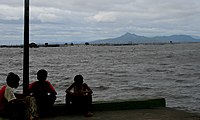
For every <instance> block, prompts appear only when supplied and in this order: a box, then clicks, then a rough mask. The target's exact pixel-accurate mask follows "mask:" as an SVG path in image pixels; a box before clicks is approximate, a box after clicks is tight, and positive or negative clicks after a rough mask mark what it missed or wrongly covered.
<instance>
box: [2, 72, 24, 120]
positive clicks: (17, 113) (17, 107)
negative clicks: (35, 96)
mask: <svg viewBox="0 0 200 120" xmlns="http://www.w3.org/2000/svg"><path fill="white" fill-rule="evenodd" d="M19 81H20V78H19V76H18V75H16V74H14V73H12V72H10V73H9V74H8V76H7V78H6V83H7V85H4V86H3V87H2V88H1V89H0V115H1V116H2V117H8V118H9V119H16V120H17V119H22V120H24V119H25V115H24V113H25V109H26V108H25V107H26V105H25V102H23V101H20V100H19V99H17V97H16V96H15V94H14V91H13V88H18V86H19Z"/></svg>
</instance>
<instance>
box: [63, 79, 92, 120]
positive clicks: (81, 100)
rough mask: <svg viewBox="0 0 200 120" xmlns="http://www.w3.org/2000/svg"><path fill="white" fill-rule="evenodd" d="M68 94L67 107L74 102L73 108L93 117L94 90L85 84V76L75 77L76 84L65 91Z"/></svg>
mask: <svg viewBox="0 0 200 120" xmlns="http://www.w3.org/2000/svg"><path fill="white" fill-rule="evenodd" d="M65 92H66V93H67V94H66V105H69V104H70V102H72V105H73V107H75V109H78V110H82V109H83V112H85V113H86V114H85V115H86V116H88V117H90V116H92V113H91V112H90V110H91V105H92V93H93V92H92V90H91V89H90V87H89V86H88V85H87V84H86V83H83V76H82V75H76V76H75V77H74V83H72V85H71V86H70V87H69V88H68V89H67V90H66V91H65Z"/></svg>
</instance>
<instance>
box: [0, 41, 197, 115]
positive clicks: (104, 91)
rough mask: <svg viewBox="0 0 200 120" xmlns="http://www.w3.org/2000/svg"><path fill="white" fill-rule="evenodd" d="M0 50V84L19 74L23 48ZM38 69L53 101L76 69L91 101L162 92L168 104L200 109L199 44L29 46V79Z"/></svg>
mask: <svg viewBox="0 0 200 120" xmlns="http://www.w3.org/2000/svg"><path fill="white" fill-rule="evenodd" d="M0 54H1V58H0V65H1V71H0V85H2V84H4V83H5V78H6V75H7V73H8V72H11V71H12V72H15V73H17V74H19V76H20V77H21V79H22V58H23V56H22V55H23V49H21V48H0ZM39 69H46V70H47V71H48V73H49V74H48V80H49V81H50V82H51V83H52V84H53V85H54V87H55V88H56V90H57V91H58V98H57V101H56V102H57V103H63V102H64V96H65V93H64V91H65V90H66V88H67V87H68V86H69V85H70V84H71V83H72V82H73V77H74V76H75V75H77V74H82V75H83V77H84V78H85V79H84V81H85V82H86V83H88V85H89V86H90V87H91V88H92V89H93V91H94V94H93V100H94V101H98V100H116V99H125V100H126V99H140V98H149V97H150V98H152V97H164V98H166V101H167V106H168V107H174V108H178V109H184V110H188V111H192V112H197V113H200V112H199V111H200V106H199V104H200V92H199V91H200V43H192V44H191V43H190V44H166V45H135V46H68V47H56V48H45V47H41V48H31V49H30V82H32V81H34V80H36V73H37V71H38V70H39ZM21 89H22V86H20V88H19V90H21Z"/></svg>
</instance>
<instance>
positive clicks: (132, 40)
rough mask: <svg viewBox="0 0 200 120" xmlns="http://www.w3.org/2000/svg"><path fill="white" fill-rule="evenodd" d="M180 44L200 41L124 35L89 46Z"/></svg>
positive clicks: (177, 36)
mask: <svg viewBox="0 0 200 120" xmlns="http://www.w3.org/2000/svg"><path fill="white" fill-rule="evenodd" d="M170 42H173V43H181V42H200V39H196V38H193V37H191V36H189V35H171V36H156V37H145V36H139V35H136V34H131V33H126V34H124V35H122V36H120V37H116V38H109V39H102V40H95V41H91V42H90V43H91V44H138V43H170Z"/></svg>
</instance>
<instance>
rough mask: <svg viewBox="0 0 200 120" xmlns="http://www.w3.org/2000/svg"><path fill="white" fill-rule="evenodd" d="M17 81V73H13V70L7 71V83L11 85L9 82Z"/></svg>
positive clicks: (18, 79)
mask: <svg viewBox="0 0 200 120" xmlns="http://www.w3.org/2000/svg"><path fill="white" fill-rule="evenodd" d="M19 81H20V78H19V76H18V75H17V74H15V73H13V72H10V73H8V75H7V78H6V82H7V84H9V85H11V84H13V83H15V82H19Z"/></svg>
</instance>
